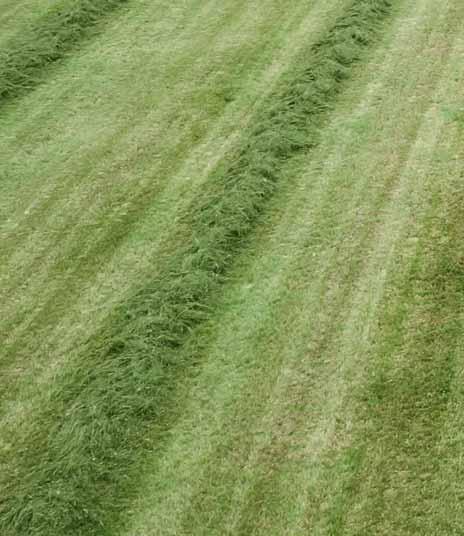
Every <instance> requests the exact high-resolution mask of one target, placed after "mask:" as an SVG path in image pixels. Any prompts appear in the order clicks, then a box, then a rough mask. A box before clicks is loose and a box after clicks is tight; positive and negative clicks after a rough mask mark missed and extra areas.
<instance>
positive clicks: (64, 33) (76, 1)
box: [0, 0, 127, 105]
mask: <svg viewBox="0 0 464 536" xmlns="http://www.w3.org/2000/svg"><path fill="white" fill-rule="evenodd" d="M126 1H127V0H59V1H58V2H53V4H52V5H50V6H48V9H47V4H45V6H41V7H40V8H38V7H36V8H35V11H36V12H38V13H40V15H41V16H40V17H34V16H33V14H34V13H33V14H32V15H31V16H30V17H29V21H28V22H29V23H28V24H23V25H22V27H21V25H20V24H18V29H17V30H16V31H15V33H14V34H12V35H11V36H10V38H9V39H7V40H2V41H0V105H1V104H2V101H4V100H5V98H7V97H14V96H16V95H18V94H19V93H21V92H24V91H26V90H29V89H31V88H33V87H34V86H35V85H36V84H37V83H38V81H39V79H40V76H42V75H43V70H44V69H45V68H46V67H47V65H49V64H51V63H53V62H55V61H57V60H59V59H60V58H62V57H63V56H64V54H65V53H66V52H67V51H69V50H70V48H71V47H72V46H73V45H74V46H75V45H76V44H77V43H78V42H79V40H81V39H82V38H83V37H84V36H85V34H86V32H88V30H89V29H90V28H91V27H93V26H95V25H96V24H97V23H98V22H99V21H100V20H101V19H102V18H103V17H104V16H105V15H108V14H109V13H111V12H112V11H114V10H115V9H116V8H117V7H119V6H120V5H122V4H124V3H125V2H126ZM28 7H29V8H30V9H31V10H33V9H34V8H33V6H28ZM26 20H27V19H26ZM0 22H1V21H0Z"/></svg>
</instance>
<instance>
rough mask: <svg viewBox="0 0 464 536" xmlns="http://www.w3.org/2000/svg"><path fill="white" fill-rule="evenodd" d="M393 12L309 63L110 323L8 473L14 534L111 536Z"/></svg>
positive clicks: (357, 11) (326, 44)
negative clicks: (178, 400)
mask: <svg viewBox="0 0 464 536" xmlns="http://www.w3.org/2000/svg"><path fill="white" fill-rule="evenodd" d="M389 7H390V3H389V2H387V1H379V2H375V3H372V2H366V3H361V4H360V3H357V4H356V5H355V6H353V7H351V8H350V9H349V10H348V11H347V13H346V15H344V16H343V17H341V18H340V20H339V21H337V23H336V24H335V25H334V27H333V28H332V29H331V30H330V31H329V32H328V34H327V36H326V37H324V38H323V39H322V40H321V41H319V42H317V43H316V44H315V45H313V46H312V47H311V49H310V50H309V51H305V52H304V53H303V54H302V59H300V60H299V61H300V62H301V64H298V66H297V67H296V68H295V70H294V71H290V73H289V74H287V75H286V77H285V80H284V81H282V82H281V84H280V87H279V89H278V90H277V91H276V92H275V93H273V94H271V96H270V97H269V98H268V99H267V101H265V103H264V105H263V112H261V113H258V114H257V116H256V118H255V121H254V124H253V126H252V127H251V129H250V133H249V134H248V135H247V136H245V140H246V141H245V143H244V146H243V147H242V148H240V149H239V150H238V151H237V152H236V154H234V155H233V156H232V157H231V158H230V163H226V164H225V165H224V164H223V165H221V166H219V168H218V171H217V172H216V173H215V174H213V177H212V179H211V190H210V191H208V190H205V191H204V192H203V193H202V195H201V196H200V199H195V200H194V201H193V203H192V205H191V207H190V208H189V209H187V210H186V215H185V217H184V219H185V225H186V226H187V227H188V228H189V229H191V232H192V235H191V238H190V239H189V241H188V245H187V246H186V247H182V246H180V247H178V248H177V251H176V252H175V254H174V255H173V256H172V257H171V258H170V259H169V262H168V264H167V266H166V267H165V271H164V272H162V275H161V276H160V277H159V278H158V279H157V280H155V281H154V282H153V283H151V284H150V285H149V286H148V287H147V288H146V289H143V290H142V291H140V292H139V293H138V294H137V295H136V296H135V297H134V298H133V299H132V300H131V301H130V302H129V303H128V304H127V305H126V304H125V305H124V306H123V307H121V308H120V312H119V311H116V312H115V313H114V314H113V315H112V317H111V321H110V328H109V331H108V332H106V333H105V332H104V333H103V334H101V335H99V337H98V339H97V342H96V343H93V342H92V341H90V342H89V343H87V344H86V347H85V354H84V356H83V359H82V360H81V361H80V362H79V367H78V368H76V369H74V370H68V371H67V373H66V375H65V377H64V378H61V379H59V381H58V385H59V387H58V388H57V389H56V390H55V391H54V392H52V394H51V397H50V402H49V404H48V409H47V411H46V412H45V413H44V414H43V415H41V417H40V418H39V422H40V423H41V425H40V430H39V429H37V430H36V431H35V433H34V436H33V437H34V445H35V455H34V457H31V455H30V452H29V451H28V448H27V446H25V449H26V450H27V453H25V455H24V454H22V453H21V449H17V451H16V452H17V455H18V461H17V463H11V462H10V464H9V465H10V467H19V468H20V467H24V468H25V473H23V474H22V475H21V474H16V477H15V480H16V479H17V480H16V482H15V481H14V480H12V479H11V477H10V478H9V486H10V488H9V489H10V490H11V491H10V492H9V493H11V499H8V491H7V492H6V493H5V498H4V500H3V501H2V513H3V515H2V519H4V522H3V524H4V526H5V527H15V530H17V531H18V533H21V531H23V532H24V531H28V532H29V534H34V533H37V534H38V533H41V532H43V531H46V530H48V531H50V530H51V531H55V532H66V533H71V531H74V532H75V533H76V534H77V533H79V534H82V533H86V534H90V533H91V531H92V530H93V531H96V530H97V531H100V530H101V528H100V527H101V526H102V516H103V514H104V512H106V511H108V510H110V505H111V506H113V508H114V506H115V505H114V500H113V498H112V496H111V494H110V492H109V489H108V488H111V487H115V488H117V487H118V486H121V485H122V484H123V481H124V479H125V475H126V474H127V466H128V465H129V464H130V461H131V458H132V457H133V456H134V452H135V446H136V445H137V444H138V443H139V442H140V435H139V432H140V431H141V429H143V423H144V421H145V422H148V423H150V422H152V420H153V419H156V418H159V417H160V416H161V415H162V414H163V399H164V398H165V397H166V392H167V393H169V391H171V390H172V389H173V385H174V384H173V381H175V380H174V378H175V372H176V370H177V369H180V370H181V369H182V368H183V367H184V366H185V364H184V363H182V362H179V361H178V359H177V357H176V353H175V350H176V349H177V348H178V347H179V345H180V344H182V342H183V341H184V339H185V337H186V335H187V334H188V332H189V331H190V330H191V329H192V327H194V326H195V325H196V324H197V323H198V322H200V321H203V320H204V319H205V318H207V315H208V298H209V296H210V294H211V292H212V291H213V290H214V289H215V288H216V287H217V285H218V284H219V283H220V282H221V280H222V279H223V274H224V273H225V271H226V269H227V268H228V267H229V266H230V263H231V261H232V259H233V257H234V255H235V254H236V252H237V249H238V248H239V247H240V245H241V244H242V243H243V241H244V240H245V239H246V236H247V235H248V233H249V232H250V230H251V229H252V227H253V225H254V223H255V222H256V220H257V218H258V216H259V214H260V213H261V211H262V207H263V205H264V203H265V202H266V200H267V199H268V198H269V197H270V196H271V195H272V193H273V191H274V188H275V184H276V183H277V181H278V179H279V169H280V168H281V167H282V164H283V163H284V162H285V161H286V160H287V159H289V158H290V157H291V156H293V155H294V154H295V153H297V152H298V151H301V150H302V149H308V148H311V147H313V146H315V145H316V144H317V142H318V134H319V129H320V127H321V121H322V120H323V117H324V115H325V113H326V112H327V110H328V109H329V107H330V103H331V99H334V98H335V97H336V96H337V94H338V93H339V91H340V88H341V87H342V85H343V83H344V82H345V80H346V79H347V78H348V77H349V72H350V68H351V67H352V66H353V65H355V64H356V63H357V62H358V61H359V59H360V56H361V53H362V51H363V50H364V49H365V48H366V47H367V45H369V44H371V43H372V41H373V39H374V38H375V36H376V35H377V33H378V27H379V24H380V22H381V21H382V19H383V18H385V16H386V15H387V14H388V13H389ZM113 333H114V335H113ZM101 341H102V342H101ZM94 348H95V349H94ZM155 356H156V357H155ZM65 445H67V446H68V447H67V450H66V451H64V450H63V449H64V446H65ZM21 454H22V456H21ZM21 458H22V459H21ZM33 467H34V468H35V469H33ZM26 474H27V475H28V476H27V477H26ZM11 476H13V475H11ZM102 486H104V488H105V489H107V490H108V491H107V492H106V493H105V494H104V495H105V496H103V494H102V493H101V489H102ZM29 489H30V490H32V489H34V490H35V491H34V492H33V497H34V499H33V500H32V501H31V500H30V499H28V497H30V496H31V491H28V490H29ZM13 494H14V499H13ZM103 501H104V502H105V504H103Z"/></svg>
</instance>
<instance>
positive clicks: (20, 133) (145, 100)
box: [0, 1, 343, 403]
mask: <svg viewBox="0 0 464 536" xmlns="http://www.w3.org/2000/svg"><path fill="white" fill-rule="evenodd" d="M200 4H201V2H200V3H199V6H200ZM203 4H204V3H203ZM277 4H278V2H277V3H276V2H275V1H274V2H267V5H263V6H262V10H259V12H257V10H256V9H250V7H249V6H248V5H247V4H246V3H245V4H244V7H243V9H242V10H239V9H238V6H237V4H236V3H230V4H229V5H224V4H222V5H221V7H220V8H219V9H218V10H217V4H215V3H213V2H212V3H210V4H209V5H206V6H205V5H203V7H202V8H201V9H200V7H198V9H197V11H195V13H196V15H197V17H196V18H195V17H193V13H194V11H193V8H194V6H193V5H191V6H190V9H189V10H188V11H185V10H183V9H179V8H178V6H177V7H176V6H175V5H172V11H165V12H164V18H163V19H160V20H158V24H157V25H152V24H150V25H147V23H146V21H147V20H149V21H151V20H152V17H153V14H154V13H155V14H156V13H157V9H156V8H157V6H156V5H153V2H150V3H148V4H147V5H144V4H142V6H141V7H140V11H139V12H138V11H135V10H134V9H133V10H132V11H131V15H130V17H129V16H128V17H122V18H121V19H120V20H119V19H118V21H117V22H116V24H115V25H114V26H110V27H109V28H108V32H109V33H111V36H116V37H115V38H114V40H113V39H111V40H109V39H108V35H103V36H102V37H101V38H100V39H98V40H96V42H95V43H93V44H90V45H89V47H88V50H84V51H83V53H82V54H81V55H80V56H78V57H77V58H75V59H73V58H71V59H70V60H69V61H68V62H66V64H65V65H64V66H63V69H62V70H63V73H62V74H61V75H60V76H59V77H58V79H57V80H55V79H52V81H51V82H50V84H48V85H47V86H44V87H43V88H41V89H39V90H37V91H36V92H35V93H34V94H33V95H31V96H29V97H28V98H27V99H23V100H22V102H21V105H20V106H17V107H13V108H12V110H11V111H10V113H8V114H6V113H3V114H2V115H3V129H2V131H0V136H1V137H2V151H3V152H4V155H5V160H4V161H3V162H2V163H1V164H0V166H1V168H0V173H1V174H2V179H3V180H2V182H1V183H0V188H1V189H2V196H1V201H0V210H1V213H2V241H1V244H0V248H1V256H2V266H1V270H0V280H1V284H0V292H1V294H2V316H1V324H0V331H1V333H2V345H3V353H2V360H1V364H2V365H3V368H4V369H5V366H7V368H8V369H9V371H10V372H9V373H8V374H9V377H10V378H11V377H16V378H18V380H21V381H23V379H24V378H26V379H27V376H28V375H29V377H31V378H35V377H36V376H37V375H39V376H41V375H42V374H41V370H43V368H44V367H45V370H47V369H50V366H49V364H50V358H49V356H53V363H54V365H53V368H56V362H57V361H60V360H63V359H66V360H69V357H68V355H69V353H70V352H74V351H75V350H74V348H75V347H76V345H77V344H79V341H82V338H83V337H86V336H88V335H89V333H90V332H91V331H92V330H94V329H95V326H96V325H98V324H99V319H101V318H103V316H104V315H106V314H107V313H108V311H109V310H111V307H112V306H113V305H114V303H115V301H118V300H121V299H123V298H124V296H125V294H126V293H127V292H129V291H130V285H134V284H135V283H136V282H137V284H140V283H139V281H140V280H143V279H144V278H147V277H152V276H153V272H154V271H156V270H157V268H156V264H157V256H160V255H161V253H160V248H159V242H160V241H163V240H164V241H165V240H166V236H167V235H168V234H169V230H170V229H171V228H172V222H173V221H174V220H175V219H176V215H175V214H176V211H178V210H179V209H180V208H181V207H182V205H183V204H185V203H188V202H189V200H190V199H191V198H192V196H193V195H194V193H195V191H196V189H197V188H200V187H201V184H202V182H203V181H204V180H206V178H207V176H208V174H209V171H210V170H211V167H212V166H213V164H214V162H215V161H217V159H218V158H219V157H220V155H221V154H223V153H224V152H225V151H227V150H228V149H227V148H228V147H230V146H231V144H233V143H235V142H234V141H233V140H234V138H237V136H238V135H239V133H241V131H242V129H243V127H244V126H245V125H246V124H247V122H249V121H250V117H252V115H253V109H254V108H255V107H256V106H259V103H260V101H261V100H262V98H263V96H265V95H266V94H267V93H268V92H269V90H270V89H271V88H272V87H273V85H274V84H275V81H276V80H277V79H278V77H279V75H280V73H281V72H282V70H283V69H284V68H285V65H286V64H287V63H288V62H291V61H292V59H293V57H294V55H295V53H296V52H297V51H298V49H299V48H300V47H301V46H302V44H304V43H305V42H307V41H308V39H309V41H310V42H311V41H313V40H314V39H315V38H316V37H317V35H320V33H321V32H323V31H324V28H325V27H326V26H327V24H330V22H331V20H332V19H333V17H334V16H335V15H336V14H337V13H338V12H339V10H340V9H341V7H343V3H337V4H336V5H335V6H332V7H330V6H327V4H326V3H322V2H320V3H318V4H315V5H314V7H313V9H311V10H309V12H308V10H307V7H305V6H304V4H302V6H301V8H300V9H296V7H295V9H294V11H292V14H291V16H290V15H288V16H287V18H285V17H284V18H283V15H284V13H283V12H282V9H281V8H280V7H279V6H278V5H277ZM303 12H304V13H305V16H300V14H301V13H303ZM232 13H233V15H234V17H231V14H232ZM195 20H196V22H195ZM277 20H280V21H281V22H280V23H279V24H276V21H277ZM283 20H286V22H285V23H283ZM144 21H145V22H144ZM202 21H203V22H202ZM204 21H209V22H208V23H207V24H204ZM226 21H227V22H226ZM187 23H188V24H187ZM201 24H204V25H205V30H204V31H203V32H199V31H198V28H199V26H200V25H201ZM295 25H296V27H295ZM256 27H258V28H260V31H259V32H258V37H257V36H256ZM178 28H184V29H185V34H184V33H183V32H181V33H180V35H179V34H178V33H177V29H178ZM126 29H127V31H128V34H127V35H126V34H125V33H124V30H126ZM309 31H312V32H313V34H310V35H309V36H308V35H307V34H308V33H309ZM147 32H148V35H146V33H147ZM156 35H160V36H161V37H159V40H158V45H159V47H158V49H157V50H156V51H153V50H150V57H151V60H150V61H147V60H146V59H145V46H146V45H145V43H148V42H151V39H152V38H154V36H156ZM288 36H291V37H290V39H289V38H288ZM108 40H109V44H108ZM295 40H296V41H295ZM300 40H301V42H300ZM192 45H193V48H192ZM173 47H175V48H176V50H177V55H176V56H173V54H172V49H173ZM280 48H282V50H281V51H279V52H278V53H277V52H276V51H277V49H280ZM127 51H129V52H127ZM155 52H156V53H155ZM124 54H126V55H127V60H126V59H124V60H121V56H123V55H124ZM198 54H199V55H200V56H201V58H202V59H201V61H198V60H196V58H197V56H198ZM100 55H104V57H105V63H104V65H105V69H104V70H103V73H102V76H103V79H106V78H108V79H110V80H111V85H109V86H105V87H108V88H110V89H111V91H109V92H107V94H105V95H104V97H103V96H102V92H101V79H100V76H95V74H94V73H95V71H97V70H100V69H101V67H102V66H101V61H100V59H99V57H100ZM132 56H134V57H135V58H139V57H141V59H139V61H140V62H141V63H135V64H134V65H133V66H132V67H131V68H130V69H129V70H127V71H126V69H121V62H122V63H123V64H124V65H129V59H130V58H132ZM271 58H272V61H271ZM237 63H241V64H242V67H241V68H240V69H241V70H243V69H244V70H245V71H246V72H247V76H242V75H240V73H237V72H236V69H235V67H234V65H235V64H237ZM141 64H143V66H144V67H145V69H146V70H151V71H152V72H151V75H150V76H147V79H146V84H140V85H139V86H137V88H136V89H133V84H132V79H133V77H134V76H136V74H137V72H139V71H140V70H141V68H142V67H141ZM173 65H177V67H176V68H174V67H173ZM186 65H190V66H191V67H190V69H187V67H185V66H186ZM213 65H214V68H212V66H213ZM168 66H169V69H168ZM220 67H222V69H223V73H224V74H223V75H221V78H220V79H218V77H217V74H216V72H217V71H218V70H219V69H220ZM118 70H119V74H118V77H117V79H115V78H114V76H113V74H114V72H116V71H118ZM79 73H80V74H79ZM180 73H182V76H180ZM155 75H156V76H157V80H158V82H159V85H158V86H157V87H155V88H153V85H152V83H151V77H152V76H155ZM179 78H180V79H179ZM192 81H195V83H192ZM69 87H71V88H73V89H72V91H71V92H70V91H69ZM233 88H235V89H233ZM222 91H227V92H228V93H230V94H231V95H233V97H234V98H233V101H232V102H231V103H229V104H226V103H225V102H224V101H222V100H221V102H219V101H217V99H216V96H215V95H216V94H217V93H221V92H222ZM50 94H51V95H53V99H52V101H51V102H49V100H50V97H49V95H50ZM257 95H258V97H257ZM204 102H209V103H211V104H210V106H209V108H207V109H205V106H204V104H203V103H204ZM90 104H91V105H90ZM147 108H148V109H150V110H151V111H150V113H149V114H148V115H147V113H146V110H147ZM70 110H71V112H70ZM176 117H182V121H180V122H179V121H178V120H175V121H174V122H173V118H176ZM128 118H130V121H129V122H128ZM192 132H195V133H196V135H195V136H193V135H192ZM50 133H52V135H51V134H50ZM161 137H162V139H163V142H164V143H163V145H161V144H160V141H159V140H160V139H161ZM57 144H58V145H59V150H58V149H57V148H56V147H57ZM18 145H19V147H18ZM109 148H111V149H109ZM24 177H26V178H27V180H24ZM82 207H84V208H85V210H83V208H82ZM82 215H84V217H82ZM115 235H116V236H115ZM126 237H127V238H126ZM105 244H107V247H106V250H105V248H104V245H105ZM121 250H122V251H121ZM96 253H97V254H96ZM114 288H118V292H117V293H115V292H114ZM38 333H40V336H39V337H37V334H38ZM38 338H39V339H40V342H41V344H40V345H38ZM61 356H66V358H64V357H61ZM31 360H32V361H33V363H34V368H33V369H30V367H29V365H27V366H23V362H24V361H26V362H30V361H31ZM25 369H26V370H25ZM15 371H16V372H15ZM26 381H27V380H26ZM16 384H17V382H13V384H12V382H11V381H10V382H8V385H6V386H5V388H6V389H8V390H9V391H10V392H11V390H12V385H16ZM12 396H13V398H14V400H16V398H17V397H16V396H15V395H14V394H13V393H12ZM24 399H26V400H28V401H29V400H30V399H31V397H30V392H28V393H27V394H26V395H25V397H23V400H24ZM27 403H29V402H27Z"/></svg>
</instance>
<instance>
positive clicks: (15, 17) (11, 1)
mask: <svg viewBox="0 0 464 536" xmlns="http://www.w3.org/2000/svg"><path fill="white" fill-rule="evenodd" d="M54 4H56V1H54V0H24V1H23V2H17V1H16V0H3V1H2V2H1V5H0V50H3V49H4V48H5V45H6V43H8V41H9V40H10V39H11V38H12V37H13V36H14V35H18V34H20V33H22V32H24V31H26V30H27V29H28V28H30V26H31V24H34V22H35V21H37V20H38V19H40V17H41V16H42V15H43V14H44V13H46V11H47V10H48V9H49V8H50V7H52V6H53V5H54Z"/></svg>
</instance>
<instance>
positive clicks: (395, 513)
mask: <svg viewBox="0 0 464 536" xmlns="http://www.w3.org/2000/svg"><path fill="white" fill-rule="evenodd" d="M463 201H464V191H463V188H462V184H459V182H458V181H456V180H455V179H453V181H450V183H449V184H444V186H443V187H442V191H440V192H437V194H436V195H435V198H434V199H433V201H432V206H431V208H430V211H429V214H428V216H427V219H426V221H425V223H424V228H423V232H422V235H421V237H420V240H419V241H418V243H417V249H416V255H415V257H414V259H413V261H412V262H411V264H410V265H409V267H408V269H407V270H406V271H405V272H404V273H401V274H400V277H399V278H398V279H399V281H398V280H397V281H395V287H394V288H393V289H392V291H391V294H390V299H389V300H388V301H387V302H386V303H385V304H384V309H383V319H382V322H381V323H380V325H379V330H380V331H379V344H378V347H377V355H378V356H377V359H376V361H375V365H376V371H375V375H374V377H373V379H372V382H371V384H370V385H369V387H368V389H367V390H366V392H365V401H366V407H365V410H366V411H365V412H364V415H362V416H361V419H362V420H363V421H365V422H366V421H367V422H369V428H368V430H367V432H366V430H363V432H362V437H359V438H357V439H358V442H359V444H360V445H362V444H364V445H366V456H367V449H369V459H370V462H369V467H367V466H366V460H365V458H364V457H361V458H360V460H359V462H360V463H359V466H358V468H357V471H356V474H357V478H356V480H357V481H358V485H359V487H361V484H360V481H364V486H365V487H364V490H365V491H364V493H366V494H367V495H368V497H369V501H367V502H366V503H365V505H366V506H367V505H368V510H366V509H365V508H363V509H361V510H360V511H359V512H358V515H357V516H354V519H353V520H352V521H354V522H357V523H361V524H368V525H369V526H370V527H372V530H374V531H375V533H377V534H391V533H392V532H394V533H396V534H432V533H433V534H451V533H453V534H454V533H455V532H454V530H455V529H456V525H455V520H445V523H443V521H444V520H443V519H442V520H440V519H439V517H438V516H436V515H435V512H434V511H433V510H436V509H437V508H436V503H437V495H436V494H437V487H436V482H435V481H436V480H440V464H441V463H442V460H441V457H440V449H441V446H440V441H441V436H442V433H443V429H444V426H445V424H446V420H447V419H449V405H450V400H451V399H452V398H453V396H454V394H453V384H454V382H455V381H456V374H457V373H458V370H457V365H458V362H459V361H458V358H459V355H458V352H459V342H460V340H461V337H462V305H463V303H464V250H463V248H462V245H461V243H462V241H461V239H460V237H462V233H463V231H464V225H463V218H462V203H463ZM373 470H374V474H375V475H376V476H375V480H374V479H373V478H372V476H371V475H372V474H373V473H372V471H373ZM352 499H354V496H353V497H352ZM346 504H347V505H348V504H350V503H349V501H346ZM399 505H402V508H401V509H399Z"/></svg>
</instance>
